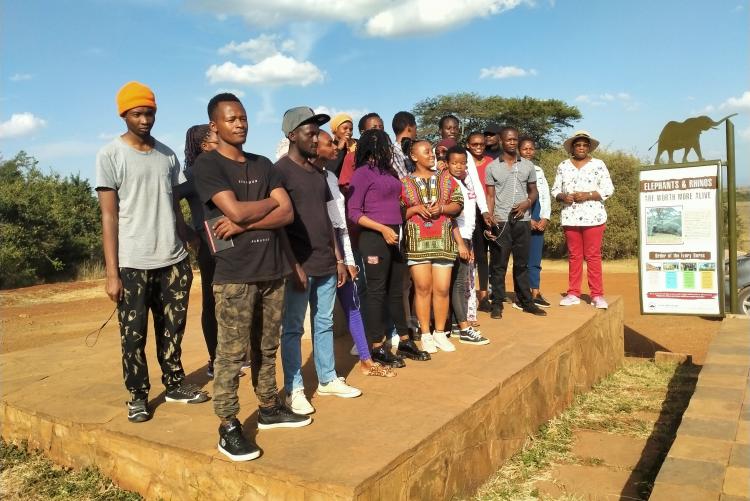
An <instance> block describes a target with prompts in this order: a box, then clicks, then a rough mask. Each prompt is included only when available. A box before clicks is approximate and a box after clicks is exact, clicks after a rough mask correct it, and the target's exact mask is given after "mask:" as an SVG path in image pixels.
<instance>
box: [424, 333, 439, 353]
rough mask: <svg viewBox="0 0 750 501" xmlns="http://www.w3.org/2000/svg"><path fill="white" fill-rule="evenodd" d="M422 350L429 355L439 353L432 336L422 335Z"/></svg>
mask: <svg viewBox="0 0 750 501" xmlns="http://www.w3.org/2000/svg"><path fill="white" fill-rule="evenodd" d="M422 350H424V351H426V352H427V353H437V351H438V350H437V346H435V339H433V337H432V334H429V333H428V334H422Z"/></svg>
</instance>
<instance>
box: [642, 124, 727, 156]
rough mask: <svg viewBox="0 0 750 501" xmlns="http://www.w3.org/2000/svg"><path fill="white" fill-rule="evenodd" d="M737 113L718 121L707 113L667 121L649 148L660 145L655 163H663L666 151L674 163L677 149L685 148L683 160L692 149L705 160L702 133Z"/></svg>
mask: <svg viewBox="0 0 750 501" xmlns="http://www.w3.org/2000/svg"><path fill="white" fill-rule="evenodd" d="M736 114H737V113H732V114H731V115H727V116H725V117H724V118H722V119H721V120H719V121H718V122H714V121H713V120H711V118H710V117H707V116H705V115H703V116H700V117H692V118H688V119H687V120H685V121H684V122H675V121H672V122H667V125H665V126H664V128H663V129H662V130H661V134H659V139H658V140H657V141H656V142H655V143H654V144H652V145H651V148H649V149H648V151H651V149H652V148H653V147H654V146H656V145H657V144H658V145H659V147H658V149H657V150H656V158H655V159H654V163H655V164H658V163H661V162H660V159H661V155H662V153H664V152H665V151H666V152H667V154H668V155H669V163H674V159H673V155H674V152H675V151H676V150H685V151H684V153H683V155H682V161H683V162H686V161H687V156H688V153H690V150H693V151H695V154H696V155H698V160H703V155H702V154H701V144H700V135H701V133H703V132H704V131H707V130H708V129H715V128H716V127H718V126H719V125H721V123H722V122H724V121H726V120H727V119H729V118H732V117H733V116H735V115H736Z"/></svg>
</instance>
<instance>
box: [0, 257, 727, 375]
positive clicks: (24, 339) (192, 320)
mask: <svg viewBox="0 0 750 501" xmlns="http://www.w3.org/2000/svg"><path fill="white" fill-rule="evenodd" d="M544 266H545V271H544V272H543V273H542V290H543V291H544V294H545V295H546V297H547V299H549V300H550V301H556V300H558V298H559V295H560V294H562V293H563V292H564V291H565V289H566V285H567V273H566V265H565V263H563V262H549V263H547V262H545V263H544ZM636 270H637V265H636V263H635V261H633V260H630V261H619V262H613V263H606V264H605V279H604V280H605V289H606V292H607V295H619V296H623V297H624V299H625V352H626V354H627V355H630V356H637V357H649V358H650V357H653V354H654V352H655V351H670V352H676V353H687V354H690V355H692V356H693V362H694V363H697V364H701V363H702V362H703V359H704V357H705V353H706V349H707V347H708V344H709V343H710V341H711V339H712V338H713V336H714V335H715V334H716V332H717V330H718V328H719V325H720V323H721V322H720V321H719V320H715V319H706V318H700V317H692V316H684V317H683V316H655V315H650V316H643V315H641V314H640V311H639V310H640V307H639V302H638V274H637V271H636ZM508 285H509V286H510V289H512V286H511V285H510V283H509V284H508ZM510 289H509V290H510ZM584 294H585V286H584ZM190 304H191V308H190V313H189V315H188V333H190V331H192V330H196V331H197V330H198V329H199V328H200V327H199V326H200V318H199V315H200V276H199V274H198V273H197V272H196V276H195V280H194V281H193V289H192V291H191V301H190ZM113 309H114V304H113V303H112V302H110V301H109V300H108V299H107V297H106V295H105V294H104V281H103V280H91V281H83V282H69V283H59V284H51V285H39V286H34V287H27V288H23V289H15V290H6V291H1V292H0V334H1V335H0V353H8V352H12V351H16V350H23V349H26V348H30V347H34V346H39V345H41V344H48V343H56V342H60V341H66V340H69V339H74V338H80V339H81V342H82V343H83V342H84V338H85V337H86V335H87V334H89V333H90V332H92V331H96V330H97V329H98V328H99V327H100V326H101V325H102V324H103V323H104V322H105V320H107V318H108V317H109V316H110V314H111V313H112V311H113ZM550 320H552V319H551V318H550ZM114 326H116V318H113V319H112V320H111V321H110V323H109V325H108V326H107V328H106V329H105V330H104V331H103V333H102V335H113V334H115V333H116V330H115V329H114ZM196 334H197V332H196Z"/></svg>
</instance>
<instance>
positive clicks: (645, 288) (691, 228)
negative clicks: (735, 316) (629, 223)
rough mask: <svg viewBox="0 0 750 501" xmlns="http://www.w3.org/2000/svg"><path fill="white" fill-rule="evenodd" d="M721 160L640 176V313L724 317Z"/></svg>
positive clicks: (675, 166) (662, 168) (651, 170)
mask: <svg viewBox="0 0 750 501" xmlns="http://www.w3.org/2000/svg"><path fill="white" fill-rule="evenodd" d="M721 167H722V165H721V160H708V161H701V162H692V163H684V164H673V165H654V166H650V167H644V168H642V169H641V171H640V174H639V196H638V220H639V232H638V236H639V257H638V268H639V282H640V292H641V301H640V302H641V313H642V314H670V315H702V316H724V250H723V245H722V239H721V231H720V228H721V227H722V217H721V216H722V210H721V185H722V183H721V170H722V169H721Z"/></svg>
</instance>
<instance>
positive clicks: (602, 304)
mask: <svg viewBox="0 0 750 501" xmlns="http://www.w3.org/2000/svg"><path fill="white" fill-rule="evenodd" d="M591 304H593V305H594V307H595V308H599V309H600V310H606V309H607V308H608V307H609V305H608V304H607V300H606V299H604V296H594V297H593V298H592V299H591Z"/></svg>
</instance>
